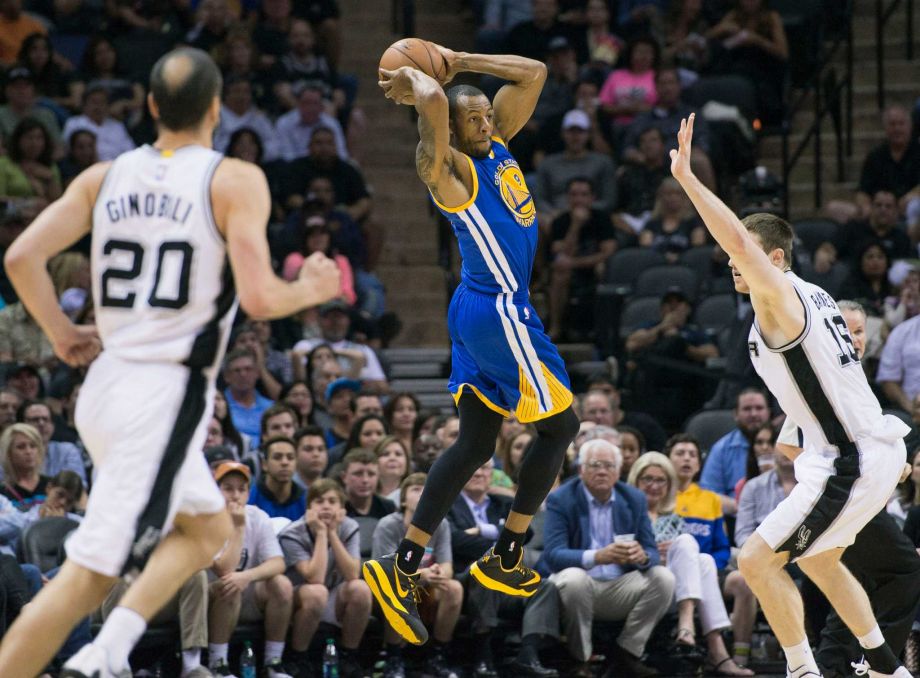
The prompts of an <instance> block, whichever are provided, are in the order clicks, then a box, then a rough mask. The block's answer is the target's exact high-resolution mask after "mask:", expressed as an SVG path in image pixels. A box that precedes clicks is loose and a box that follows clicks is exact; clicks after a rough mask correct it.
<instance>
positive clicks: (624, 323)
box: [620, 297, 661, 340]
mask: <svg viewBox="0 0 920 678" xmlns="http://www.w3.org/2000/svg"><path fill="white" fill-rule="evenodd" d="M659 320H661V299H660V298H658V297H640V298H638V299H633V300H631V301H630V302H629V303H628V304H626V308H624V309H623V315H622V316H620V338H621V339H624V340H625V339H626V337H628V336H629V335H630V334H632V333H633V332H634V331H635V330H637V329H639V328H640V327H642V326H643V325H648V324H654V323H657V322H658V321H659Z"/></svg>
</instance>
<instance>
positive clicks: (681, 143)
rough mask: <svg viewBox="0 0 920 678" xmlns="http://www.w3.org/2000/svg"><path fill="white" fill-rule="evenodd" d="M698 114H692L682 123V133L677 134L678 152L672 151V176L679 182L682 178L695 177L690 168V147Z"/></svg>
mask: <svg viewBox="0 0 920 678" xmlns="http://www.w3.org/2000/svg"><path fill="white" fill-rule="evenodd" d="M695 117H696V113H691V114H690V117H689V118H685V119H683V120H681V121H680V131H679V132H678V133H677V144H678V147H677V150H675V151H671V176H673V177H674V178H675V179H677V180H678V181H680V180H681V178H682V177H689V176H693V170H692V169H691V168H690V145H691V143H692V141H693V119H694V118H695Z"/></svg>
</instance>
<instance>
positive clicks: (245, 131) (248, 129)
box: [227, 127, 265, 163]
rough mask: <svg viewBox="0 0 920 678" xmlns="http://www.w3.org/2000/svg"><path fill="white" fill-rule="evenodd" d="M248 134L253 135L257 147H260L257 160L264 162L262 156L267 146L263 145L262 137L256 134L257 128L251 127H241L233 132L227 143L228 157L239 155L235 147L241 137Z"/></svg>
mask: <svg viewBox="0 0 920 678" xmlns="http://www.w3.org/2000/svg"><path fill="white" fill-rule="evenodd" d="M247 134H248V135H249V136H251V137H252V138H253V140H254V141H255V142H256V148H258V152H257V154H256V162H257V163H260V162H262V156H263V155H264V153H265V147H264V146H263V145H262V137H260V136H259V135H258V134H256V132H255V130H254V129H252V128H251V127H240V128H239V129H238V130H236V131H235V132H234V133H233V134H231V135H230V141H229V142H228V143H227V157H228V158H238V157H239V156H238V155H235V154H234V151H233V148H234V146H235V145H236V143H237V142H238V141H239V140H240V139H241V138H243V136H245V135H247Z"/></svg>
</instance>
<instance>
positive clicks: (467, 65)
mask: <svg viewBox="0 0 920 678" xmlns="http://www.w3.org/2000/svg"><path fill="white" fill-rule="evenodd" d="M435 47H437V49H438V51H439V52H440V53H441V56H443V57H444V63H445V64H446V65H447V78H448V80H450V78H452V77H453V76H454V75H455V74H456V73H459V72H461V71H470V72H472V73H484V74H486V75H494V76H495V77H497V78H502V79H504V80H508V81H509V82H508V84H506V85H504V86H503V87H502V88H501V89H500V90H498V93H497V94H496V95H495V99H494V100H493V101H492V108H493V110H494V111H495V129H496V130H498V135H499V136H500V137H501V138H502V139H504V140H505V141H508V140H509V139H511V138H512V137H513V136H514V135H515V134H517V133H518V132H520V131H521V128H522V127H523V126H524V125H525V124H526V123H527V121H528V120H530V116H531V115H533V111H534V108H536V106H537V99H539V98H540V92H541V91H543V83H544V82H546V64H544V63H543V62H541V61H535V60H533V59H528V58H526V57H522V56H517V55H515V54H469V53H467V52H454V51H453V50H449V49H447V48H446V47H441V45H435Z"/></svg>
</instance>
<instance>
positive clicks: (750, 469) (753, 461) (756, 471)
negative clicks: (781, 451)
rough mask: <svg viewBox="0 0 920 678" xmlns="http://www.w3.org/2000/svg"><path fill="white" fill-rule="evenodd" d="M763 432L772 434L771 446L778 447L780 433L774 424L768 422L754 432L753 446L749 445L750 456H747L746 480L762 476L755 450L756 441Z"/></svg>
mask: <svg viewBox="0 0 920 678" xmlns="http://www.w3.org/2000/svg"><path fill="white" fill-rule="evenodd" d="M761 431H769V432H770V444H771V445H773V446H775V445H776V438H777V436H778V435H779V431H777V430H776V428H774V426H773V424H771V423H770V422H766V423H765V424H761V425H760V426H758V427H757V430H756V431H754V435H753V436H752V437H751V444H750V445H748V454H747V468H746V469H745V476H744V477H745V478H747V479H748V480H750V479H751V478H755V477H756V476H759V475H760V465H759V464H758V463H757V452H756V451H755V450H754V441H755V440H757V436H758V435H760V432H761Z"/></svg>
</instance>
